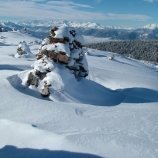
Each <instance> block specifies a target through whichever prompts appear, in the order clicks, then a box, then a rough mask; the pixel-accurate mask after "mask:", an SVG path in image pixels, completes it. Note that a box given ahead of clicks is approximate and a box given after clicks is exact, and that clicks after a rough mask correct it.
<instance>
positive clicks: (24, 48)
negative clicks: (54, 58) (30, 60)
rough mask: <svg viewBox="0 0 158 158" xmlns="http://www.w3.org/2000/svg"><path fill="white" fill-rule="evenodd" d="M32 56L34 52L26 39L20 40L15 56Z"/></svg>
mask: <svg viewBox="0 0 158 158" xmlns="http://www.w3.org/2000/svg"><path fill="white" fill-rule="evenodd" d="M30 56H32V53H31V51H30V48H29V46H28V45H27V43H26V42H25V41H23V42H20V43H19V45H18V48H17V53H16V54H15V57H16V58H20V57H30Z"/></svg>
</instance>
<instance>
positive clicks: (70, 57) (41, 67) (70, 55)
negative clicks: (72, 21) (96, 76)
mask: <svg viewBox="0 0 158 158" xmlns="http://www.w3.org/2000/svg"><path fill="white" fill-rule="evenodd" d="M82 43H83V41H82V37H81V36H80V35H79V34H78V33H77V32H76V31H75V30H74V29H72V28H69V27H65V26H60V27H56V26H55V27H52V29H51V31H50V35H49V36H48V37H47V38H45V39H44V40H43V42H42V44H41V46H40V48H39V51H38V53H37V54H36V58H37V60H36V61H35V63H34V64H33V70H31V71H30V72H29V73H28V75H27V79H26V80H25V83H26V85H27V86H34V87H36V88H37V89H38V91H39V92H40V93H41V95H42V96H49V94H50V91H49V87H51V85H50V84H49V83H48V82H47V79H46V77H47V76H48V74H49V73H51V72H52V71H53V69H54V67H55V66H59V65H62V66H63V68H64V69H68V70H70V71H71V72H72V75H74V76H75V77H76V79H81V78H84V77H86V76H87V75H88V64H87V60H86V57H85V53H86V49H85V48H84V47H83V44H82ZM63 80H64V79H63Z"/></svg>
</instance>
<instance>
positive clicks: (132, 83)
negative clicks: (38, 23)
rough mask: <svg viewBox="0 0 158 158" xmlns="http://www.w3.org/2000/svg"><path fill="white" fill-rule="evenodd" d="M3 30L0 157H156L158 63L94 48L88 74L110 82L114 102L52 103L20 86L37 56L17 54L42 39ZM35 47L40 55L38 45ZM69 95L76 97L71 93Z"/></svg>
mask: <svg viewBox="0 0 158 158" xmlns="http://www.w3.org/2000/svg"><path fill="white" fill-rule="evenodd" d="M0 34H1V35H3V36H4V37H6V38H4V39H0V97H1V100H0V148H1V149H0V158H18V157H20V156H21V157H24V156H26V157H29V158H32V157H33V158H34V157H39V158H44V157H45V155H47V157H48V158H50V157H52V156H53V157H107V158H127V157H128V158H149V157H150V158H157V155H158V134H157V131H158V72H157V71H156V68H154V67H151V66H150V65H149V66H148V65H144V64H143V63H140V62H138V61H136V60H132V59H128V58H124V57H122V56H120V55H116V54H114V60H109V59H108V57H109V56H111V55H112V53H110V52H101V51H96V50H89V51H90V54H89V55H87V59H88V64H89V69H90V75H89V76H88V78H89V80H92V81H95V82H97V83H98V84H100V85H102V86H104V87H105V89H106V92H108V93H106V94H105V98H106V97H107V96H108V97H111V99H110V100H108V98H107V99H106V100H107V101H108V102H113V104H111V106H100V105H91V104H83V103H80V102H79V101H78V102H77V100H74V103H73V102H71V103H62V102H53V101H50V100H49V99H43V98H42V97H41V96H40V95H39V94H37V93H35V92H33V91H31V90H28V89H26V88H25V87H22V86H20V85H18V83H19V84H20V81H18V79H17V74H19V73H20V72H22V71H24V70H28V69H31V67H30V65H31V64H32V63H33V62H34V58H20V59H16V58H14V57H13V56H12V55H13V54H15V53H16V49H17V45H18V43H19V42H20V41H23V40H25V41H26V42H31V41H34V40H37V39H36V38H33V37H30V36H28V35H26V34H21V33H16V32H7V33H0ZM30 48H31V51H33V53H34V54H35V53H36V51H37V48H38V45H31V46H30ZM116 94H117V95H116ZM90 95H91V92H90V91H89V96H87V97H90ZM65 97H67V98H70V100H71V96H69V94H67V95H66V94H65ZM116 103H117V104H116ZM107 105H108V104H107ZM109 105H110V104H109ZM114 105H115V106H114Z"/></svg>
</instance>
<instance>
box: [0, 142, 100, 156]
mask: <svg viewBox="0 0 158 158" xmlns="http://www.w3.org/2000/svg"><path fill="white" fill-rule="evenodd" d="M0 158H101V157H100V156H97V155H93V154H87V153H78V152H71V151H64V150H47V149H31V148H17V147H15V146H11V145H7V146H5V147H3V148H2V149H0Z"/></svg>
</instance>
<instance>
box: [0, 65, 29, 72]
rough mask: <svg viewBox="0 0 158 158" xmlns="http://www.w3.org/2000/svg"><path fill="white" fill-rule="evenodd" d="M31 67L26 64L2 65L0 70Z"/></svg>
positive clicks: (21, 69)
mask: <svg viewBox="0 0 158 158" xmlns="http://www.w3.org/2000/svg"><path fill="white" fill-rule="evenodd" d="M28 69H30V67H28V66H26V65H8V64H4V65H0V70H14V71H23V70H28Z"/></svg>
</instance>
